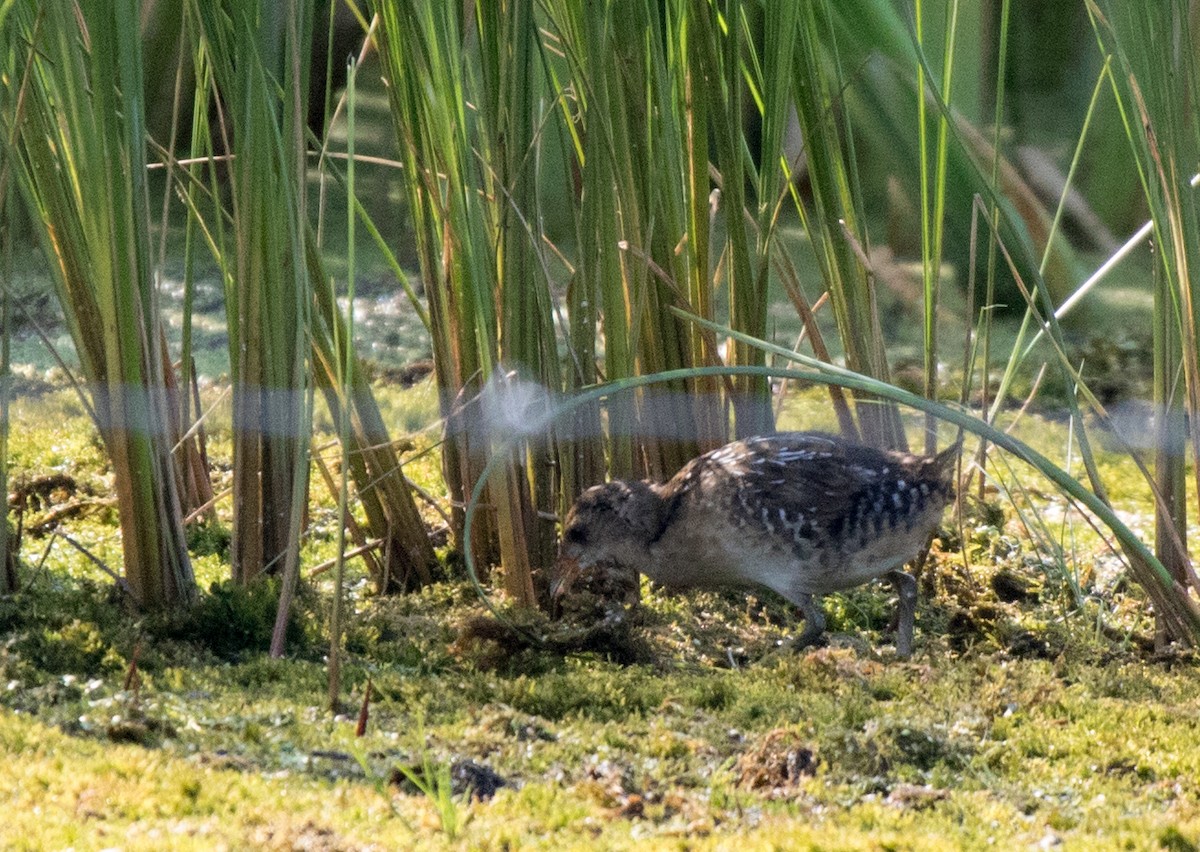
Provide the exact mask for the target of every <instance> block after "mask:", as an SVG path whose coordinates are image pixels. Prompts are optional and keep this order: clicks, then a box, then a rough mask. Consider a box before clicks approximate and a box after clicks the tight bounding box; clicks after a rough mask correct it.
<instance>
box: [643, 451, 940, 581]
mask: <svg viewBox="0 0 1200 852" xmlns="http://www.w3.org/2000/svg"><path fill="white" fill-rule="evenodd" d="M956 457H957V448H951V450H947V451H946V452H944V453H942V454H940V455H939V456H936V457H933V458H929V457H924V456H912V455H907V454H902V453H894V452H884V451H881V450H876V449H873V448H870V447H866V446H863V445H861V444H856V443H853V442H849V441H846V440H844V439H841V438H838V437H835V436H832V435H826V434H823V433H814V432H786V433H780V434H777V435H770V436H764V437H757V438H748V439H746V440H743V441H736V442H734V443H732V444H728V445H726V446H724V447H722V448H720V449H718V450H714V451H713V452H710V453H707V454H705V455H703V456H700V457H699V458H696V459H694V460H693V461H692V462H690V463H689V464H688V465H687V466H685V467H684V468H683V469H682V470H681V471H680V472H679V473H678V474H677V475H676V476H675V477H674V478H673V479H672V480H671V481H670V482H668V483H667V484H666V485H665V486H663V487H662V493H663V497H664V499H665V500H666V501H667V503H666V505H667V517H666V522H665V523H664V524H663V532H662V534H661V536H660V538H659V541H657V542H655V543H654V544H653V545H652V550H653V552H654V555H655V561H656V567H657V573H658V574H660V575H661V576H659V577H656V578H655V579H660V580H662V581H663V582H666V583H670V584H676V585H692V586H697V585H726V584H736V583H738V582H741V581H744V580H748V581H750V582H757V583H762V584H764V585H767V586H769V587H771V588H775V589H776V590H779V591H782V589H783V588H784V587H786V588H787V589H788V590H791V591H796V590H799V591H804V592H809V593H814V594H823V593H825V592H829V591H834V590H836V589H843V588H849V587H851V586H855V585H858V584H860V583H863V582H866V581H867V580H870V579H872V578H874V577H877V576H880V575H881V574H883V573H886V572H887V571H888V570H891V569H892V568H895V567H898V566H899V565H902V564H903V563H904V562H907V561H908V560H910V559H912V558H913V557H914V556H915V555H916V553H917V552H918V550H919V549H920V548H921V547H922V546H923V545H924V543H925V541H926V540H927V539H928V537H929V534H930V533H931V532H932V530H933V528H934V527H935V526H936V525H937V523H938V520H939V519H940V517H941V514H942V511H943V509H944V507H945V505H946V503H947V502H948V501H949V500H950V499H951V497H952V495H953V489H952V486H951V482H950V473H951V469H952V464H953V460H954V459H955V458H956Z"/></svg>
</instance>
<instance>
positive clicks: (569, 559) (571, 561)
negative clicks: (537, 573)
mask: <svg viewBox="0 0 1200 852" xmlns="http://www.w3.org/2000/svg"><path fill="white" fill-rule="evenodd" d="M581 570H582V569H581V566H580V564H579V560H578V559H577V558H575V557H573V556H571V555H569V554H568V553H566V552H565V550H564V551H562V552H560V553H559V555H558V560H557V561H556V562H555V563H554V579H553V580H552V581H551V582H550V601H551V603H553V605H554V609H555V610H556V611H557V609H558V608H559V601H560V600H561V599H562V598H563V597H565V596H566V595H568V594H570V593H571V586H573V585H574V584H575V581H576V580H577V579H579V573H580V571H581Z"/></svg>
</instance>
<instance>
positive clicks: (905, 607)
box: [887, 568, 917, 657]
mask: <svg viewBox="0 0 1200 852" xmlns="http://www.w3.org/2000/svg"><path fill="white" fill-rule="evenodd" d="M887 577H888V579H889V580H891V581H892V585H893V586H895V587H896V594H897V595H899V596H900V602H899V604H897V606H896V654H897V655H898V656H901V657H908V656H911V655H912V643H913V622H914V621H915V618H916V613H917V581H916V580H915V579H913V576H912V575H911V574H907V573H905V572H904V571H901V570H900V569H899V568H897V569H895V570H893V571H889V572H888V575H887Z"/></svg>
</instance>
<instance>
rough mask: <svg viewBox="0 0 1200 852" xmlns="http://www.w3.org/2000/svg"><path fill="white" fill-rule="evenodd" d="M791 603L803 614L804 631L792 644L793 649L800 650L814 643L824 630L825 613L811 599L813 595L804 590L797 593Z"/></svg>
mask: <svg viewBox="0 0 1200 852" xmlns="http://www.w3.org/2000/svg"><path fill="white" fill-rule="evenodd" d="M792 603H794V604H795V605H796V606H798V607H800V612H801V613H803V614H804V632H803V633H801V634H800V636H799V637H798V638H797V639H796V641H795V642H794V643H793V644H792V649H793V650H795V651H801V650H803V649H805V648H807V647H808V646H809V645H812V644H813V643H815V642H816V641H817V640H818V639H820V638H821V634H822V633H824V632H825V613H824V611H823V610H822V609H821V607H820V605H819V604H817V603H816V602H815V601H813V596H812V595H810V594H807V593H804V592H802V593H799V594H797V595H796V596H795V597H794V598H793V599H792Z"/></svg>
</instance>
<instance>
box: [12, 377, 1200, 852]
mask: <svg viewBox="0 0 1200 852" xmlns="http://www.w3.org/2000/svg"><path fill="white" fill-rule="evenodd" d="M417 393H418V394H420V393H422V391H421V390H420V389H418V391H417ZM424 393H425V394H426V396H428V393H427V391H425V392H424ZM421 400H422V397H420V396H412V397H402V396H399V395H398V396H396V397H390V398H387V399H385V405H387V406H389V407H391V408H395V410H396V411H402V410H403V409H405V407H406V406H409V407H412V406H417V407H419V406H424V405H427V404H428V402H427V400H426V401H425V402H422V401H421ZM15 413H16V417H17V421H16V422H17V423H18V424H19V425H20V424H24V425H20V428H19V429H18V430H16V431H14V445H13V451H12V459H13V465H14V475H15V476H16V477H18V478H19V477H20V476H22V475H34V474H39V473H40V474H44V473H47V472H50V471H55V472H59V473H64V474H68V475H70V476H71V477H72V478H73V479H74V480H75V481H76V483H77V484H78V485H79V489H78V492H77V494H76V495H75V498H73V499H78V500H79V501H80V502H81V504H82V506H83V507H82V508H81V509H80V511H78V512H74V513H71V514H69V515H68V516H66V517H65V519H64V520H63V521H62V522H61V525H60V530H61V531H62V532H64V533H66V534H67V535H69V536H71V537H72V539H74V540H76V541H78V542H80V543H82V544H84V545H85V546H86V547H88V549H89V550H91V551H92V552H93V553H94V554H96V555H98V556H99V558H101V559H103V560H105V561H107V562H108V563H109V564H110V565H117V564H118V563H119V553H120V548H119V540H118V539H117V534H116V528H115V518H114V517H113V508H112V506H111V504H110V502H109V501H107V500H106V499H105V497H104V495H105V494H106V493H108V484H107V480H106V473H105V469H104V463H103V456H102V453H101V452H100V450H99V447H98V446H97V445H96V443H95V440H94V439H93V438H91V437H90V430H89V429H88V428H87V426H86V420H85V419H84V416H83V413H82V410H81V409H79V408H78V406H77V404H73V403H72V401H71V398H70V396H69V395H68V394H65V393H63V392H61V391H51V392H48V393H46V394H45V395H43V396H41V397H39V398H37V399H34V398H32V397H30V398H27V399H25V400H23V401H22V402H20V403H19V404H18V406H17V409H16V412H15ZM397 416H399V415H397ZM413 417H414V420H416V419H419V417H418V416H417V415H416V414H414V415H413ZM792 417H793V418H795V419H797V420H798V421H802V422H803V424H804V425H806V426H821V425H827V424H823V423H820V422H813V421H814V417H813V416H810V413H809V412H806V411H802V412H801V413H800V414H796V413H793V414H792ZM64 422H66V423H67V424H68V425H70V426H71V428H68V429H65V430H62V429H61V424H62V423H64ZM1027 422H1028V424H1029V426H1028V428H1027V435H1028V436H1029V437H1031V438H1032V439H1034V440H1036V441H1037V442H1038V443H1039V449H1043V450H1046V451H1050V452H1053V451H1054V450H1055V448H1056V447H1058V448H1060V449H1059V452H1058V453H1057V454H1058V455H1060V456H1061V446H1066V441H1067V439H1066V434H1067V433H1066V429H1065V427H1062V428H1060V427H1058V426H1056V425H1054V424H1051V423H1049V422H1047V421H1032V420H1030V421H1027ZM39 423H41V424H51V423H53V424H54V426H55V433H56V434H62V435H67V436H68V437H65V438H59V439H55V438H52V437H51V429H50V426H49V425H46V426H38V425H37V424H39ZM789 425H796V424H794V423H793V424H789ZM76 426H77V428H76ZM212 438H213V441H212V444H211V446H210V452H211V453H212V455H213V457H214V459H215V460H216V461H217V462H218V465H219V463H220V458H221V456H222V452H224V451H225V448H226V447H227V444H225V443H223V441H225V440H226V437H225V436H223V435H222V434H221V431H220V428H219V427H214V429H213V435H212ZM1101 464H1102V465H1103V466H1104V467H1105V471H1106V475H1108V476H1110V478H1111V487H1112V491H1113V493H1114V495H1115V499H1117V501H1118V503H1119V504H1120V505H1121V507H1122V508H1123V509H1126V510H1128V517H1129V518H1130V520H1131V522H1132V523H1134V524H1136V525H1147V524H1148V520H1147V519H1148V517H1149V516H1148V511H1147V510H1146V508H1145V507H1146V506H1148V503H1147V502H1146V498H1145V495H1144V493H1143V489H1142V487H1141V486H1140V485H1139V484H1138V483H1137V480H1136V476H1135V474H1134V473H1133V470H1132V466H1131V465H1128V463H1127V462H1122V461H1120V456H1119V455H1117V454H1113V455H1112V456H1111V457H1110V456H1108V455H1105V454H1104V453H1103V452H1102V453H1101ZM1125 466H1127V467H1128V470H1126V467H1125ZM426 467H428V468H429V469H428V470H426V469H423V468H419V469H415V470H413V471H412V473H413V474H414V475H415V476H417V477H418V478H421V477H424V478H425V479H427V480H430V481H432V480H433V479H435V477H436V472H435V470H434V468H433V466H432V464H429V463H427V464H426ZM998 469H999V470H1001V472H1002V471H1003V468H1002V467H999V468H998ZM1003 481H1005V482H1006V483H1007V484H1008V485H1013V484H1015V483H1017V482H1020V484H1021V485H1022V486H1023V487H1024V492H1023V493H1018V495H1017V503H1018V505H1020V506H1022V514H1021V515H1018V514H1017V513H1016V512H1015V511H1014V510H1013V508H1012V507H1011V506H1009V505H1001V504H1000V503H999V502H997V501H996V500H995V498H994V496H993V497H989V498H988V500H987V502H984V503H979V502H977V501H974V500H972V501H968V509H967V512H966V514H965V516H964V520H963V522H962V523H961V524H959V523H958V522H957V521H956V520H955V519H953V518H952V517H951V516H949V515H948V516H947V525H946V530H945V532H944V535H943V536H942V540H941V542H940V544H939V546H937V547H935V549H934V554H933V557H932V559H931V561H930V562H929V564H928V565H927V566H926V568H925V571H924V576H923V580H922V584H923V587H924V588H925V590H926V594H925V595H924V596H923V598H922V601H921V604H920V606H919V609H918V619H917V625H918V630H917V646H916V653H915V655H914V656H913V658H912V659H911V660H908V661H900V660H897V659H896V658H895V656H894V653H892V651H891V649H890V647H889V645H888V642H889V638H888V635H887V633H886V629H887V626H888V621H889V617H890V613H891V606H890V601H889V594H890V591H889V589H888V588H887V587H885V586H880V585H876V586H870V587H866V588H863V589H859V590H855V591H853V592H851V593H849V594H847V595H844V596H834V597H831V598H829V599H828V600H827V601H826V608H827V611H828V612H829V621H830V626H831V631H832V637H831V641H830V644H829V645H828V646H827V647H824V648H818V649H815V650H811V651H808V652H806V653H800V654H797V653H794V652H792V651H791V650H790V649H789V648H788V647H787V640H788V638H789V637H790V636H791V635H792V627H793V626H794V614H793V613H792V612H791V611H790V608H789V607H787V606H785V605H784V604H783V602H781V601H780V600H779V599H777V598H774V597H770V596H766V595H764V596H763V597H761V598H759V597H754V596H751V597H747V596H745V595H742V594H738V593H727V594H714V593H697V594H692V595H687V596H666V595H664V594H661V593H660V592H659V591H658V590H655V589H652V588H649V587H644V588H643V603H642V606H641V611H640V615H639V617H638V618H637V619H636V621H637V622H638V623H637V625H636V626H635V627H634V628H633V634H632V636H633V642H634V647H635V649H636V651H637V653H636V654H635V655H634V658H635V659H636V660H637V661H636V662H633V663H618V662H614V661H613V660H611V659H608V658H606V656H605V655H604V654H603V653H599V652H592V653H580V654H573V655H567V656H563V655H561V654H555V653H549V652H546V651H541V650H537V649H536V648H528V649H526V650H522V651H520V652H518V653H510V652H507V651H505V650H504V649H502V648H498V647H497V646H496V644H495V643H494V642H492V641H491V640H489V639H486V638H480V637H479V635H478V634H471V633H470V631H468V630H466V628H465V626H466V625H469V624H471V623H472V620H477V619H478V618H479V617H481V616H483V615H485V614H486V610H485V609H484V608H483V606H482V605H481V603H480V602H479V600H478V599H477V597H476V595H475V592H474V590H473V589H472V588H471V587H470V586H469V585H468V584H466V583H462V582H445V583H441V584H439V585H436V586H434V587H432V588H430V589H428V590H426V591H424V592H422V593H420V594H417V595H412V596H407V597H402V598H394V599H379V598H374V597H372V596H370V595H369V594H368V593H367V589H366V585H365V582H363V581H361V580H360V579H359V578H357V577H355V578H353V579H354V582H353V583H352V594H351V600H352V603H353V608H354V614H353V616H352V618H351V619H350V625H349V628H348V635H347V649H348V655H349V664H348V666H347V669H346V671H345V687H346V688H345V693H344V694H345V696H346V699H345V703H344V706H343V708H342V713H341V714H340V715H337V716H335V715H333V714H332V713H330V712H329V711H328V710H327V709H326V707H325V700H326V699H325V696H326V673H325V668H324V665H323V655H324V653H325V649H326V647H327V645H326V643H327V640H326V639H325V622H326V618H327V615H326V612H327V601H328V596H327V591H328V589H327V585H326V584H327V582H328V577H327V575H322V576H321V577H318V578H315V579H312V580H311V581H310V582H309V584H308V589H307V591H306V593H305V594H304V595H303V596H302V598H301V600H300V603H299V604H298V607H297V611H296V617H295V624H294V626H293V633H292V641H291V645H290V650H291V655H290V656H289V658H288V659H286V660H271V659H268V658H267V656H266V654H265V646H266V642H267V637H268V636H269V630H270V625H271V621H272V619H273V615H274V610H273V605H272V603H271V590H270V588H269V587H259V588H252V589H250V590H242V589H238V588H234V587H232V586H230V585H228V584H223V583H221V582H220V581H221V580H222V578H223V577H224V576H225V575H226V573H227V567H226V566H225V563H224V559H225V556H224V554H223V546H222V537H221V535H220V533H219V531H213V530H212V529H209V530H207V531H205V532H202V533H197V534H196V535H195V536H194V538H193V545H194V547H195V549H196V555H197V559H196V561H197V566H198V573H199V575H200V577H201V580H202V583H203V585H204V586H205V588H206V589H208V590H209V591H208V592H207V594H206V595H205V598H204V600H203V602H202V604H201V606H200V607H198V608H197V609H196V610H195V611H194V612H193V613H190V614H188V615H184V616H176V617H162V616H159V617H137V616H135V615H133V614H131V613H130V612H128V611H127V610H126V608H125V607H124V605H123V603H122V601H121V599H120V595H119V594H117V593H116V592H114V591H113V588H112V584H111V581H110V580H109V579H108V578H107V577H106V576H105V575H104V574H103V573H102V572H101V571H99V570H98V569H97V568H96V566H95V565H94V564H93V563H92V562H91V561H89V560H88V559H86V558H85V557H83V556H82V555H81V554H79V552H78V551H77V550H76V549H74V548H71V547H68V546H66V545H64V544H63V542H62V540H61V539H53V538H47V537H42V538H34V537H27V538H26V540H25V541H24V544H23V553H22V556H23V559H24V560H25V563H26V566H25V569H24V573H23V577H22V579H23V582H24V584H25V587H24V589H23V590H22V591H21V592H20V593H18V594H17V595H13V596H9V597H5V598H0V639H2V642H3V644H2V645H0V754H2V760H3V763H4V765H5V768H6V772H5V773H4V774H5V777H6V779H7V783H4V784H2V785H0V809H2V810H3V813H4V814H5V818H4V819H3V820H0V846H3V847H4V848H14V849H21V848H29V849H43V848H67V847H70V848H74V849H77V850H85V849H104V848H121V849H163V848H172V849H212V848H231V849H238V848H268V849H270V848H277V849H292V848H303V849H359V848H376V849H395V848H415V847H420V848H439V847H448V848H472V849H506V848H543V849H570V848H630V847H637V848H650V849H655V848H667V849H674V848H680V849H683V848H687V849H708V848H712V849H728V848H733V847H741V848H745V849H759V848H763V849H771V848H776V849H785V848H786V849H790V848H817V849H960V848H996V849H1015V848H1030V847H1039V848H1048V847H1051V846H1061V847H1062V848H1066V849H1098V848H1107V849H1157V848H1167V849H1190V848H1195V846H1194V844H1196V843H1197V842H1200V690H1197V689H1196V687H1195V683H1196V675H1197V661H1196V659H1195V658H1193V657H1192V656H1190V655H1187V654H1182V653H1167V654H1155V653H1154V652H1153V651H1151V650H1148V649H1147V648H1145V647H1143V644H1142V643H1141V641H1140V640H1141V639H1142V638H1143V637H1146V636H1148V635H1149V634H1150V633H1151V630H1152V623H1151V621H1150V619H1149V618H1148V616H1147V614H1146V606H1145V602H1144V600H1143V599H1142V597H1141V595H1140V594H1139V593H1138V591H1137V589H1136V588H1134V587H1132V586H1131V585H1130V584H1129V583H1128V582H1127V581H1126V580H1125V578H1124V577H1123V575H1122V573H1121V572H1120V570H1119V568H1118V567H1117V561H1116V560H1115V558H1113V557H1112V556H1110V555H1108V554H1107V553H1106V552H1105V551H1104V549H1103V548H1102V546H1101V545H1100V543H1099V540H1098V539H1097V537H1096V534H1095V533H1094V532H1093V531H1092V530H1091V529H1090V528H1088V527H1087V525H1086V524H1083V523H1081V522H1080V521H1079V520H1078V519H1077V518H1074V519H1073V517H1072V514H1071V513H1070V512H1069V511H1067V510H1065V509H1064V508H1063V507H1062V506H1061V505H1058V504H1056V501H1055V498H1054V496H1053V492H1052V491H1050V490H1049V489H1047V488H1041V487H1039V485H1038V483H1037V482H1036V480H1034V479H1033V478H1031V477H1028V476H1025V475H1023V474H1021V475H1014V476H1011V477H1009V478H1008V479H1007V480H1003ZM995 492H996V489H990V493H993V494H994V493H995ZM315 496H316V497H317V499H319V500H320V499H323V498H322V497H321V495H319V494H318V495H315ZM48 499H50V500H52V501H53V500H55V499H59V498H58V497H51V498H48ZM333 517H334V516H333V515H332V514H331V513H329V512H326V511H325V510H324V509H318V510H316V511H314V512H313V514H312V524H311V527H310V536H309V540H308V545H307V546H306V551H305V561H306V565H309V566H311V565H314V564H317V563H318V562H320V561H322V560H324V559H327V558H328V556H329V554H330V553H331V551H332V548H333V546H334V545H333V541H334V536H333V528H334V523H333ZM1022 517H1023V518H1024V520H1023V521H1022V520H1021V518H1022ZM1031 519H1032V520H1031ZM1031 534H1036V536H1037V539H1036V542H1035V540H1034V539H1031V538H1030V536H1031ZM964 544H965V547H964ZM964 551H965V554H966V556H965V557H964V555H963V553H964ZM47 552H48V555H47V556H45V558H44V560H43V558H42V557H43V554H44V553H47ZM39 563H40V565H39ZM213 583H216V584H217V585H215V586H212V585H211V584H213ZM135 662H136V665H134V663H135ZM131 673H132V674H131ZM368 681H369V682H370V684H371V692H372V698H371V701H370V703H369V706H368V710H369V719H368V720H367V722H366V731H365V734H364V735H363V736H361V737H359V736H356V731H355V729H356V726H357V724H358V722H359V710H360V707H361V701H362V698H363V694H364V692H365V690H366V685H367V683H368ZM467 764H469V765H470V766H471V767H474V768H472V769H469V770H463V769H462V767H463V766H464V765H467ZM451 767H453V768H454V769H455V771H454V773H451V772H450V769H451ZM402 770H407V771H408V772H409V773H410V774H415V775H416V777H417V781H418V782H421V783H424V784H426V786H429V787H430V789H431V793H432V795H426V794H424V793H422V792H420V790H419V789H417V787H416V786H414V785H413V784H412V783H411V781H408V780H407V779H405V777H404V775H405V772H404V771H402ZM426 770H428V772H427V771H426ZM484 770H490V771H492V772H495V773H497V774H498V775H499V776H500V777H501V778H502V779H504V781H505V782H506V783H505V785H504V786H501V787H500V788H499V789H498V790H496V792H495V795H494V796H492V797H491V798H489V799H480V798H477V797H473V796H472V795H471V794H470V793H469V792H468V793H463V792H459V789H460V787H461V784H454V783H453V781H452V779H451V775H452V774H453V775H454V776H456V777H458V778H460V779H461V778H462V777H463V774H464V772H467V774H468V775H469V774H470V772H476V773H481V772H484ZM472 777H475V778H476V785H477V786H478V785H479V781H478V778H480V777H483V776H480V775H475V776H472ZM441 785H446V786H447V788H449V787H453V789H454V791H455V792H453V793H452V794H448V795H441V796H439V795H438V790H439V789H440V788H441Z"/></svg>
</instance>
